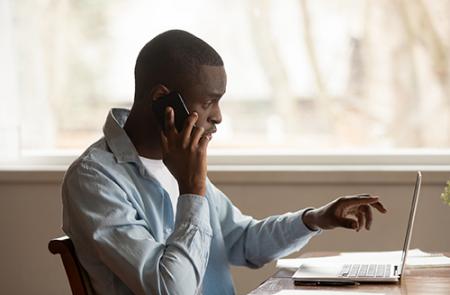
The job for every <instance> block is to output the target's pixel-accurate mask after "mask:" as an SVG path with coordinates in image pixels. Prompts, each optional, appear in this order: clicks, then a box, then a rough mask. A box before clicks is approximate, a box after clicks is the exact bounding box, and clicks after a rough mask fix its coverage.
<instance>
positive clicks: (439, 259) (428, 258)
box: [277, 249, 450, 269]
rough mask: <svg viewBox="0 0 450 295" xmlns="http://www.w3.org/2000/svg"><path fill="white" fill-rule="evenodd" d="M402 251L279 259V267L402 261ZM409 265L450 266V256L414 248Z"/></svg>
mask: <svg viewBox="0 0 450 295" xmlns="http://www.w3.org/2000/svg"><path fill="white" fill-rule="evenodd" d="M401 255H402V252H401V251H380V252H343V253H341V254H340V255H336V256H325V257H313V258H294V259H279V260H278V261H277V267H278V268H291V269H296V268H298V267H300V265H302V264H303V263H314V264H319V265H320V264H324V265H326V264H330V263H331V264H336V263H360V262H361V261H362V260H364V261H365V262H366V261H367V262H368V263H400V260H401ZM406 265H407V266H408V267H414V268H422V267H445V266H450V258H448V257H446V256H444V255H442V254H430V253H426V252H423V251H422V250H420V249H413V250H410V251H409V252H408V259H407V260H406Z"/></svg>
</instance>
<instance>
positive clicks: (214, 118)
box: [209, 107, 222, 124]
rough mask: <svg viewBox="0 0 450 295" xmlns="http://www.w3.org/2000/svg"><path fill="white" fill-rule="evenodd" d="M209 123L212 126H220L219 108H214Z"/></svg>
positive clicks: (220, 113)
mask: <svg viewBox="0 0 450 295" xmlns="http://www.w3.org/2000/svg"><path fill="white" fill-rule="evenodd" d="M209 121H210V122H211V123H213V124H220V122H222V112H221V111H220V108H219V107H216V108H214V110H213V111H212V112H211V115H210V116H209Z"/></svg>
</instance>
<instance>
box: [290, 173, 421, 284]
mask: <svg viewBox="0 0 450 295" xmlns="http://www.w3.org/2000/svg"><path fill="white" fill-rule="evenodd" d="M421 184H422V174H421V172H420V171H418V172H417V177H416V185H415V187H414V194H413V198H412V204H411V210H410V213H409V220H408V226H407V228H406V236H405V242H404V244H403V251H402V256H401V260H400V263H399V264H398V261H393V262H392V263H383V264H374V263H373V261H372V262H371V263H369V262H367V263H364V262H363V261H362V262H361V263H358V264H354V263H353V264H352V263H348V264H345V263H336V264H329V265H328V264H323V263H320V264H318V263H314V262H312V263H304V264H302V265H301V266H300V267H299V268H298V270H297V271H296V272H295V273H294V275H293V276H292V278H293V280H294V283H295V284H296V285H304V284H317V285H320V284H324V285H325V284H335V285H340V284H354V283H361V282H373V283H375V282H378V283H388V282H390V283H394V282H399V281H400V280H401V278H402V272H403V269H404V267H405V262H406V257H407V256H408V255H407V254H408V249H409V243H410V241H411V233H412V230H413V224H414V217H415V215H416V209H417V203H418V200H419V194H420V187H421Z"/></svg>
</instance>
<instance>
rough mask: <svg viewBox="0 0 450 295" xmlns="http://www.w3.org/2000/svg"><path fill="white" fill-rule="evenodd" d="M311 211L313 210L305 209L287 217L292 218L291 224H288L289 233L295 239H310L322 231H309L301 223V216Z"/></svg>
mask: <svg viewBox="0 0 450 295" xmlns="http://www.w3.org/2000/svg"><path fill="white" fill-rule="evenodd" d="M311 209H313V208H305V209H302V210H299V211H297V212H295V213H292V214H291V216H289V218H292V222H290V231H289V232H291V233H292V235H295V237H297V239H304V238H312V237H313V236H315V235H318V234H320V233H321V232H322V229H318V230H311V229H309V227H307V226H306V225H305V223H304V222H303V214H305V212H307V211H309V210H311Z"/></svg>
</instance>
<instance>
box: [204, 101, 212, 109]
mask: <svg viewBox="0 0 450 295" xmlns="http://www.w3.org/2000/svg"><path fill="white" fill-rule="evenodd" d="M211 105H212V101H211V100H209V101H207V102H205V103H204V104H203V107H204V108H205V109H206V108H209V107H210V106H211Z"/></svg>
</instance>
